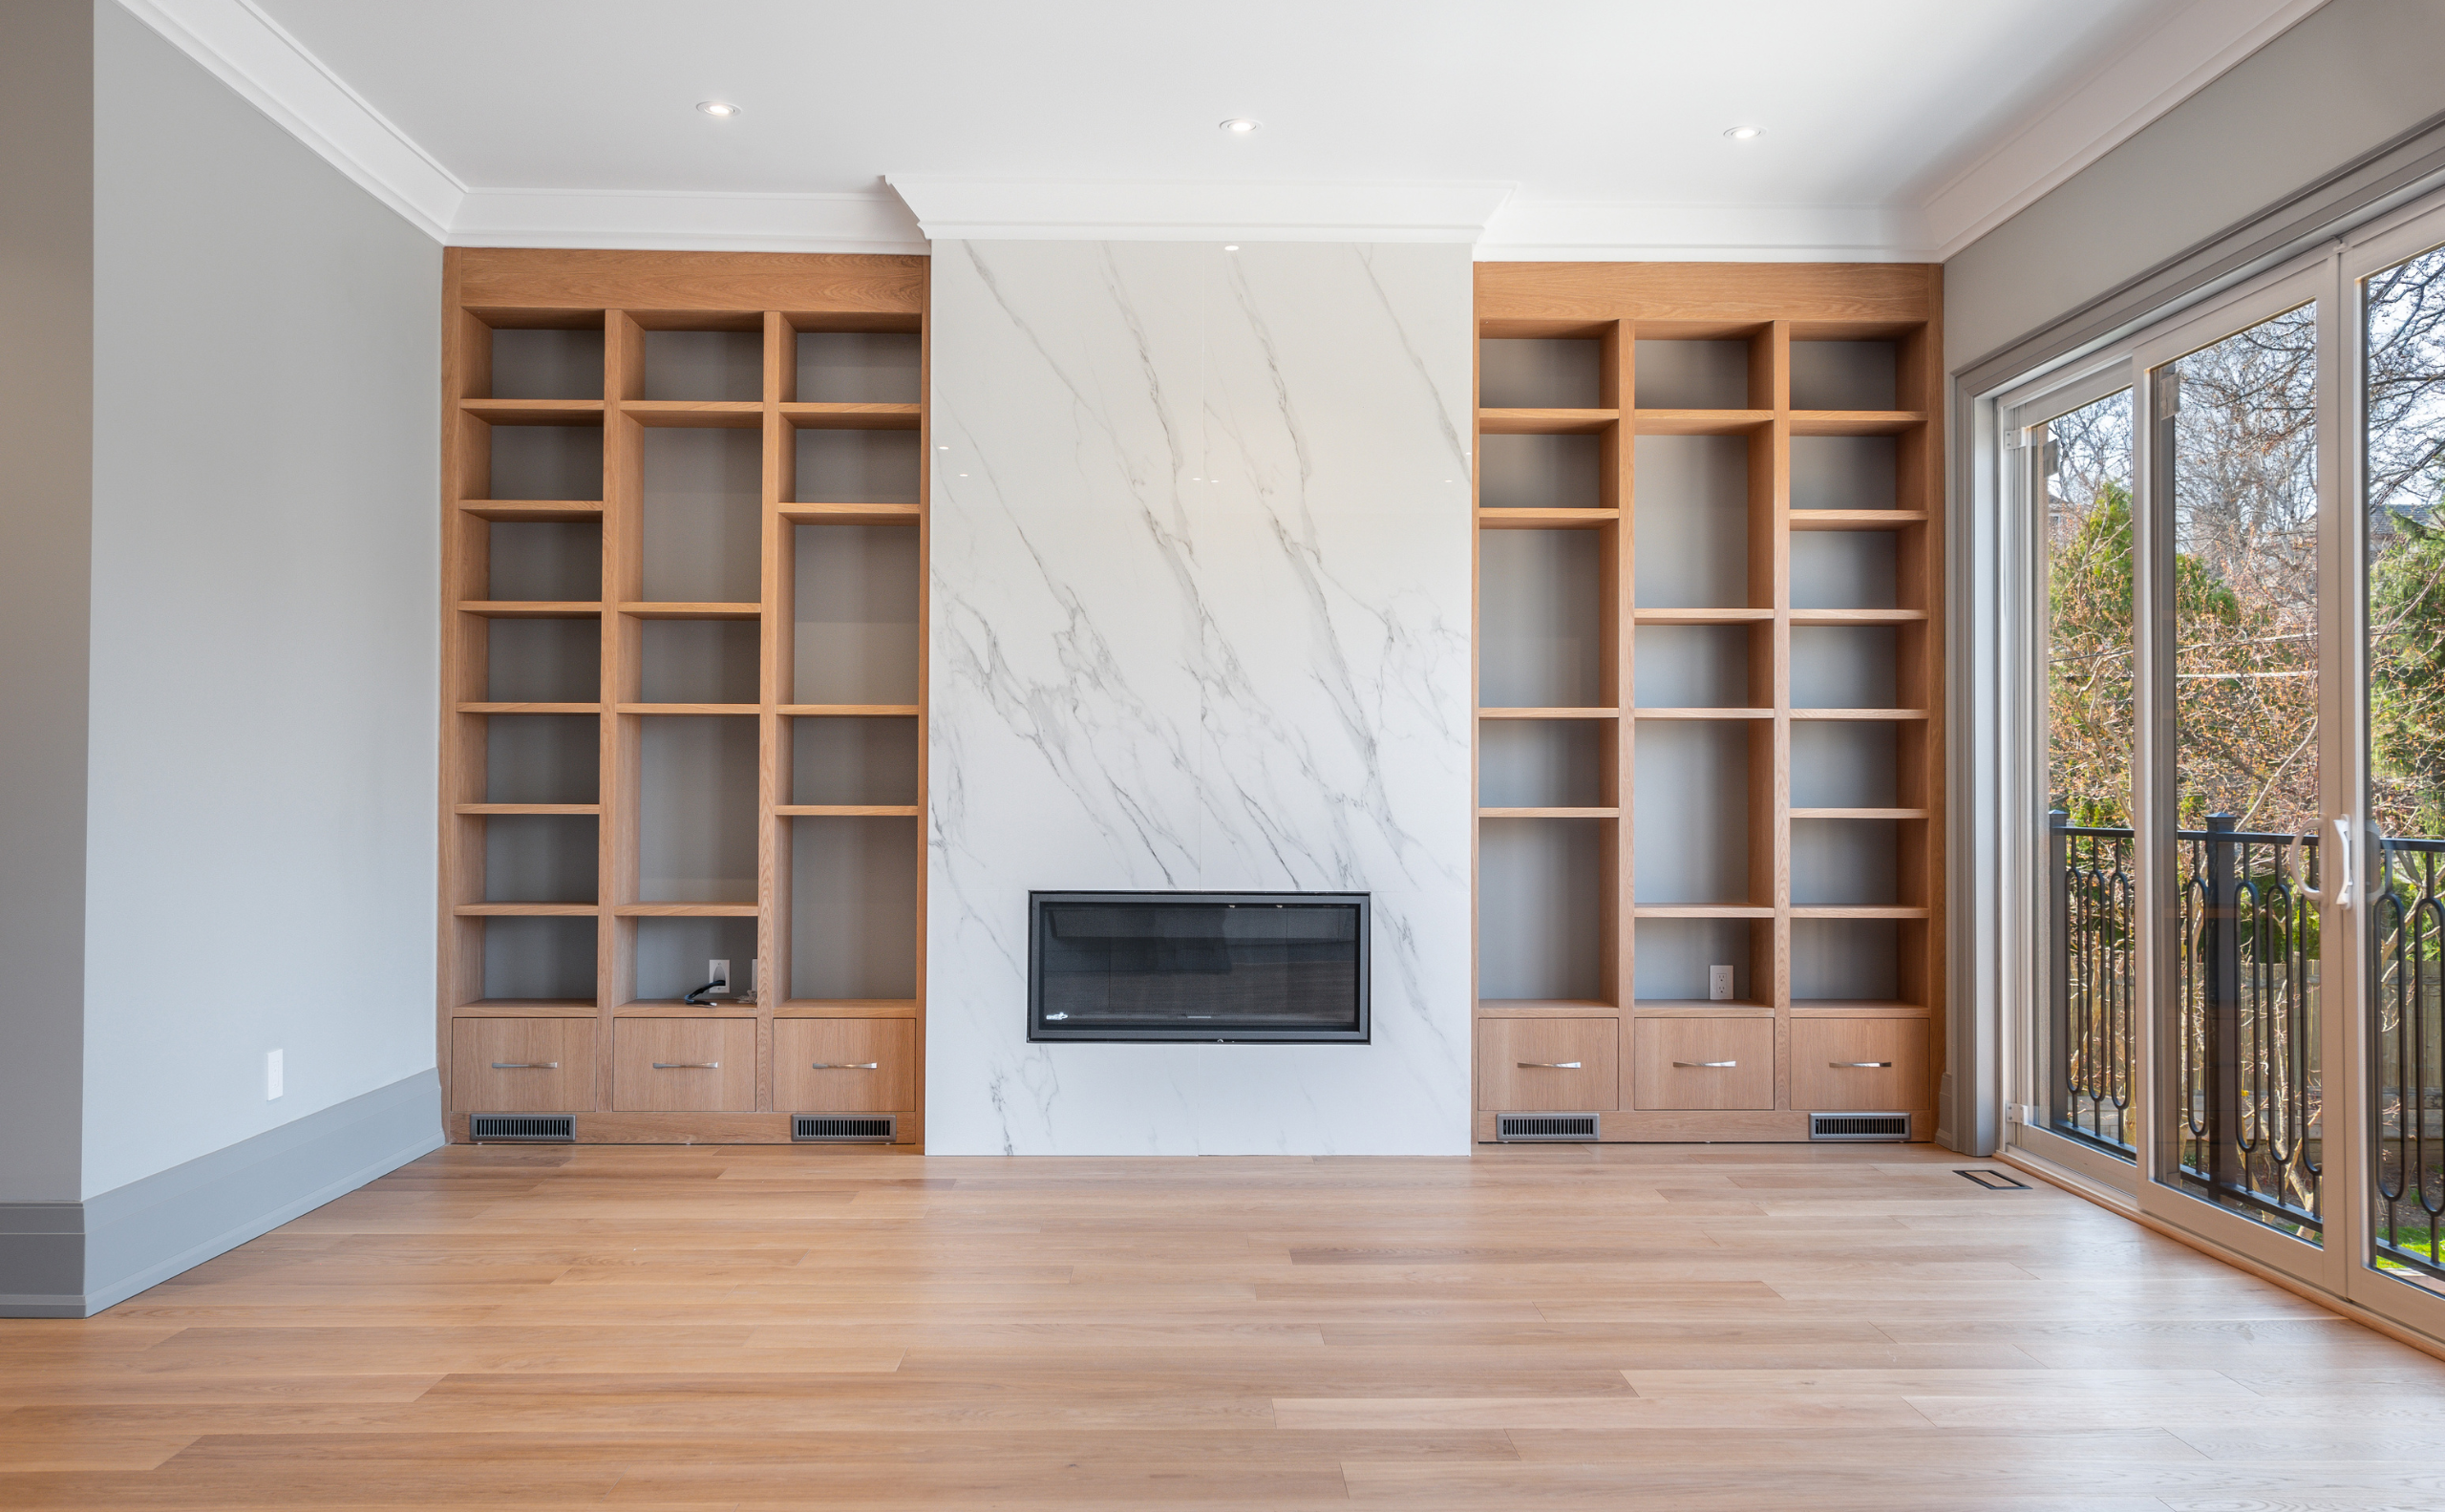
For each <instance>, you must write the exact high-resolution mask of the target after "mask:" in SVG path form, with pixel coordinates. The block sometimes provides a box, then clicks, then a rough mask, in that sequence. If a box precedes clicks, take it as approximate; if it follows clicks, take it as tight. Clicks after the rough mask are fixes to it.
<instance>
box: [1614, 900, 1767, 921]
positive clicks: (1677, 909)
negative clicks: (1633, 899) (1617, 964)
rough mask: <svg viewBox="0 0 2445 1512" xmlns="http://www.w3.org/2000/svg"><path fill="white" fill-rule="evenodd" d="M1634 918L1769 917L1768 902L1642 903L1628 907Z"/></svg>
mask: <svg viewBox="0 0 2445 1512" xmlns="http://www.w3.org/2000/svg"><path fill="white" fill-rule="evenodd" d="M1630 916H1631V917H1632V918H1635V919H1771V918H1773V917H1774V916H1775V905H1773V904H1768V903H1643V904H1639V905H1636V906H1634V907H1632V908H1631V909H1630Z"/></svg>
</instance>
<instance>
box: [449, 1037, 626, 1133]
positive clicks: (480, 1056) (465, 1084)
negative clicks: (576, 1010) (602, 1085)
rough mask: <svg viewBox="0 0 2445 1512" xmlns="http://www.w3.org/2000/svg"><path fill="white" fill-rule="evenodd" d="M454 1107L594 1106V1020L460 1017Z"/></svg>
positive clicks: (570, 1109) (453, 1059)
mask: <svg viewBox="0 0 2445 1512" xmlns="http://www.w3.org/2000/svg"><path fill="white" fill-rule="evenodd" d="M450 1110H451V1111H452V1112H453V1113H591V1112H593V1111H594V1020H592V1019H590V1018H454V1019H452V1020H451V1021H450Z"/></svg>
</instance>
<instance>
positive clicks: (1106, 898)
mask: <svg viewBox="0 0 2445 1512" xmlns="http://www.w3.org/2000/svg"><path fill="white" fill-rule="evenodd" d="M1371 897H1372V895H1371V894H1369V893H1363V892H1160V891H1139V892H1114V891H1095V892H1030V893H1029V894H1028V1038H1029V1040H1030V1041H1031V1042H1035V1043H1050V1044H1202V1045H1364V1044H1367V1043H1369V1042H1370V1036H1371V1034H1372V1033H1373V1032H1374V1015H1373V1012H1371V1007H1370V1001H1371V997H1372V987H1373V979H1372V976H1371V968H1370V961H1371V957H1372V956H1373V954H1374V949H1373V939H1374V907H1373V904H1372V902H1371ZM1150 901H1151V902H1161V903H1194V904H1222V905H1237V906H1240V907H1249V908H1262V907H1278V906H1281V905H1286V904H1326V905H1337V906H1342V907H1349V906H1353V905H1354V906H1355V907H1356V908H1357V909H1358V1027H1357V1028H1356V1029H1355V1030H1340V1029H1318V1030H1297V1029H1260V1030H1237V1031H1222V1032H1217V1031H1215V1030H1210V1029H1171V1028H1160V1027H1148V1028H1144V1029H1137V1030H1132V1031H1130V1032H1129V1033H1114V1032H1113V1031H1111V1030H1109V1029H1065V1028H1062V1027H1061V1026H1059V1025H1047V1024H1046V1023H1045V1022H1044V1001H1043V997H1044V978H1043V973H1042V971H1041V970H1040V969H1039V962H1040V959H1041V956H1042V952H1043V942H1044V931H1045V928H1046V923H1045V908H1046V905H1053V904H1078V903H1139V902H1150Z"/></svg>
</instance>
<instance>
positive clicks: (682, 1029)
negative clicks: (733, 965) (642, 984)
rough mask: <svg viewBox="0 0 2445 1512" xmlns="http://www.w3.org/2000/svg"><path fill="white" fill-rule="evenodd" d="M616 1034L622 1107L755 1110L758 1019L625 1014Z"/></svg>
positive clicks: (614, 1099) (614, 1081)
mask: <svg viewBox="0 0 2445 1512" xmlns="http://www.w3.org/2000/svg"><path fill="white" fill-rule="evenodd" d="M611 1036H612V1038H611V1045H612V1056H611V1106H613V1107H614V1108H617V1109H619V1110H620V1111H621V1112H623V1113H753V1112H755V1020H754V1019H752V1018H624V1019H621V1020H619V1021H618V1022H617V1023H616V1024H614V1025H613V1026H612V1030H611Z"/></svg>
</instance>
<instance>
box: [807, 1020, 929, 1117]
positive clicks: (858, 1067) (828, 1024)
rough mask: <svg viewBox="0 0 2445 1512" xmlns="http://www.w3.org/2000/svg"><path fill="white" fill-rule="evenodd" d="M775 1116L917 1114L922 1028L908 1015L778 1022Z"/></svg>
mask: <svg viewBox="0 0 2445 1512" xmlns="http://www.w3.org/2000/svg"><path fill="white" fill-rule="evenodd" d="M773 1108H774V1111H775V1112H776V1113H914V1112H915V1111H917V1025H916V1023H915V1022H914V1021H913V1020H910V1019H905V1018H780V1019H775V1020H774V1021H773Z"/></svg>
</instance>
